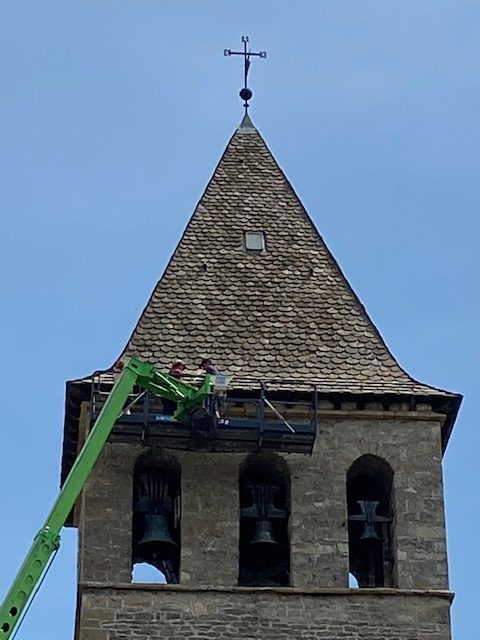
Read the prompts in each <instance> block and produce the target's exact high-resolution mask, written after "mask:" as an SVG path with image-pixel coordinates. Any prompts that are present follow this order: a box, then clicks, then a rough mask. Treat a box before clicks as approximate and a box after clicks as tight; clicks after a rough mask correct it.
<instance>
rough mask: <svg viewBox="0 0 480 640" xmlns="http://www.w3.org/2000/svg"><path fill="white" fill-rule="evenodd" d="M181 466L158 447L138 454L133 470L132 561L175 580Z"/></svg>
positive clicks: (178, 552)
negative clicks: (148, 566)
mask: <svg viewBox="0 0 480 640" xmlns="http://www.w3.org/2000/svg"><path fill="white" fill-rule="evenodd" d="M180 520H181V467H180V463H179V462H178V460H177V459H176V458H175V457H174V456H172V455H170V454H166V453H165V452H163V451H161V450H159V449H149V450H148V451H146V452H145V453H143V454H142V455H140V456H139V458H138V459H137V461H136V463H135V468H134V472H133V519H132V521H133V530H132V564H133V566H134V567H135V565H137V564H147V565H150V566H151V567H154V568H155V569H156V570H158V571H159V572H160V574H161V576H163V579H161V578H160V579H159V580H148V581H152V582H153V581H155V582H157V581H158V582H167V583H169V584H176V583H178V582H179V576H180V543H181V536H180ZM150 573H151V572H150Z"/></svg>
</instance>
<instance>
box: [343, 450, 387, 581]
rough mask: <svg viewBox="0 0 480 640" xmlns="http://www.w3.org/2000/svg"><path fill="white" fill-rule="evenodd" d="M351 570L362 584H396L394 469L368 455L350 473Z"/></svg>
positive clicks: (349, 532) (348, 477)
mask: <svg viewBox="0 0 480 640" xmlns="http://www.w3.org/2000/svg"><path fill="white" fill-rule="evenodd" d="M347 506H348V547H349V558H350V568H349V571H350V574H352V575H353V576H354V578H355V579H356V580H357V583H358V586H359V587H392V586H394V585H393V564H394V557H393V517H394V504H393V471H392V468H391V467H390V465H389V464H388V463H387V462H385V460H383V459H382V458H379V457H377V456H374V455H364V456H362V457H361V458H358V460H356V461H355V462H354V463H353V464H352V466H351V467H350V469H349V470H348V473H347Z"/></svg>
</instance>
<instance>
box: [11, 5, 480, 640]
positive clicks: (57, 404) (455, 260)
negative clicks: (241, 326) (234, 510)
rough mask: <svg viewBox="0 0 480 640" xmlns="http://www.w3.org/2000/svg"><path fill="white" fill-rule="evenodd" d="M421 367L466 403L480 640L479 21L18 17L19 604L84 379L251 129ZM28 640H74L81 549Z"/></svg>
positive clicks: (15, 541) (114, 350) (455, 556)
mask: <svg viewBox="0 0 480 640" xmlns="http://www.w3.org/2000/svg"><path fill="white" fill-rule="evenodd" d="M244 33H245V34H249V35H250V38H251V43H252V45H253V47H254V49H255V50H257V49H266V50H267V51H268V56H269V57H268V59H267V60H261V61H259V62H256V63H255V64H254V65H253V66H252V70H251V86H252V88H253V89H254V92H255V96H254V100H253V102H252V109H251V115H252V118H253V120H254V122H255V124H256V125H257V127H258V128H259V130H260V131H261V133H262V135H263V136H264V137H265V139H266V141H267V143H268V144H269V146H270V148H271V149H272V151H273V153H274V155H275V156H276V158H277V160H278V162H279V163H280V165H281V166H282V168H283V169H284V170H285V172H286V174H287V176H288V177H289V178H290V180H291V182H292V183H293V185H294V187H295V189H296V190H297V193H298V194H299V196H300V197H301V199H302V200H303V202H304V204H305V206H306V207H307V209H308V211H309V213H310V214H311V216H312V218H313V219H314V221H315V223H316V224H317V226H318V228H319V230H320V232H321V233H322V235H323V236H324V238H325V240H326V241H327V243H328V245H329V247H330V248H331V249H332V251H333V253H334V255H335V256H336V258H337V259H338V261H339V262H340V264H341V266H342V268H343V269H344V271H345V273H346V275H347V277H348V279H349V280H350V283H351V284H352V286H353V287H354V289H355V290H356V291H357V293H358V294H359V296H360V298H361V300H362V301H363V302H364V304H365V305H366V307H367V310H368V311H369V313H370V315H371V317H372V318H373V320H374V322H375V323H376V324H377V326H378V327H379V329H380V331H381V333H382V334H383V335H384V337H385V339H386V341H387V344H388V345H389V346H390V348H391V349H392V351H393V353H394V354H395V355H396V356H397V358H398V360H399V362H400V363H401V364H402V365H403V366H404V367H406V369H407V370H408V371H409V372H410V373H411V374H412V375H413V376H415V377H416V378H419V379H421V380H422V381H425V382H428V383H431V384H433V385H437V386H440V387H445V388H448V389H451V390H455V391H460V392H462V393H464V394H465V396H466V398H465V400H464V404H463V408H462V411H461V414H460V417H459V419H458V422H457V425H456V429H455V432H454V435H453V437H452V439H451V442H450V446H449V448H448V451H447V455H446V458H445V465H444V469H445V482H446V507H447V519H448V541H449V551H450V558H449V559H450V569H451V583H452V588H453V590H455V591H456V593H457V597H456V599H455V603H454V607H453V628H454V638H455V640H463V639H467V638H475V637H477V635H478V611H477V610H478V598H479V587H478V562H479V554H478V529H479V526H480V508H479V499H478V453H479V435H478V428H477V413H478V404H477V403H478V400H477V395H478V367H479V341H478V333H479V332H478V326H479V322H478V319H479V296H478V288H479V287H478V278H479V261H478V255H479V234H480V229H479V226H480V225H479V215H478V209H479V202H480V182H479V175H478V173H479V166H480V135H479V131H480V130H479V117H478V114H479V98H480V90H479V82H480V69H479V67H480V44H479V43H480V3H479V2H478V0H475V1H473V0H403V1H402V2H392V1H388V0H364V1H363V2H358V1H357V0H328V1H327V0H297V2H287V1H286V0H284V1H283V2H281V1H279V0H276V1H273V0H263V1H259V0H257V1H252V0H242V2H233V1H227V0H223V1H220V0H217V1H212V0H195V1H193V0H191V1H189V2H187V1H185V0H184V1H181V0H170V1H168V0H82V1H81V2H80V1H76V2H72V1H70V0H43V1H42V2H39V1H38V0H15V2H13V1H10V2H8V1H7V0H4V1H3V2H2V3H1V4H0V82H1V88H2V90H1V99H0V193H1V199H0V203H1V204H0V207H1V213H2V217H1V220H2V222H1V229H2V234H1V237H2V251H1V255H0V261H1V264H0V267H1V269H2V278H1V297H0V300H1V303H2V314H1V344H2V352H3V365H2V367H1V369H2V371H1V375H2V378H3V379H2V390H3V403H2V407H3V415H2V430H1V433H0V443H1V444H0V451H1V454H2V464H1V465H0V500H1V502H0V504H1V505H2V509H1V528H0V549H1V561H0V562H1V571H0V597H3V594H4V593H5V591H6V589H7V587H8V585H9V583H10V581H11V580H12V578H13V576H14V574H15V572H16V570H17V568H18V566H19V565H20V563H21V560H22V558H23V555H24V553H25V552H26V550H27V548H28V546H29V545H30V541H31V539H32V537H33V535H34V534H35V533H36V531H37V529H38V528H39V527H40V525H41V523H42V522H43V519H44V517H45V515H46V513H47V512H48V510H49V507H50V505H51V503H52V501H53V499H54V497H55V495H56V493H57V489H58V478H59V465H60V452H61V442H62V427H63V424H62V420H63V410H64V406H63V402H64V383H65V380H67V379H71V378H74V377H77V376H81V375H84V374H87V373H89V372H90V371H91V370H93V369H96V368H102V367H105V366H108V365H109V364H111V363H112V361H113V360H114V359H115V358H116V356H117V355H118V354H119V352H120V351H121V349H122V347H123V345H124V343H125V342H126V340H127V338H128V336H129V334H130V332H131V330H132V329H133V327H134V324H135V322H136V320H137V318H138V316H139V314H140V312H141V310H142V308H143V306H144V305H145V303H146V301H147V299H148V297H149V295H150V292H151V290H152V288H153V286H154V284H155V282H156V280H157V279H158V278H159V276H160V275H161V273H162V271H163V269H164V267H165V264H166V262H167V260H168V258H169V256H170V254H171V252H172V251H173V249H174V248H175V246H176V243H177V242H178V240H179V238H180V235H181V233H182V231H183V228H184V226H185V224H186V222H187V220H188V218H189V216H190V215H191V213H192V211H193V209H194V207H195V204H196V202H197V200H198V198H199V197H200V195H201V193H202V191H203V189H204V187H205V185H206V183H207V181H208V179H209V178H210V176H211V173H212V171H213V169H214V167H215V165H216V163H217V161H218V159H219V157H220V155H221V153H222V152H223V149H224V147H225V145H226V143H227V140H228V139H229V137H230V135H231V134H232V132H233V131H234V129H235V128H236V126H237V124H238V123H239V121H240V120H241V117H242V109H241V103H240V100H239V99H238V97H237V92H238V89H239V88H240V86H241V83H242V69H241V62H240V60H239V59H234V58H224V57H223V49H224V48H234V47H237V46H238V45H239V38H240V36H241V35H242V34H244ZM63 539H64V544H63V547H62V549H61V551H60V553H59V554H58V556H57V559H56V561H55V563H54V566H53V568H52V570H51V572H50V573H49V575H48V577H47V579H46V581H45V583H44V585H43V587H42V590H41V593H40V594H39V596H38V598H37V600H36V601H35V602H34V604H33V606H32V609H31V611H30V612H29V615H28V618H27V620H26V622H25V624H24V626H23V627H22V629H21V631H20V632H19V634H18V636H17V639H18V640H30V638H35V640H47V639H48V640H65V639H66V638H70V637H72V634H73V622H74V601H75V584H76V536H75V532H73V531H72V530H67V531H66V532H65V535H64V537H63Z"/></svg>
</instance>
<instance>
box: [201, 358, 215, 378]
mask: <svg viewBox="0 0 480 640" xmlns="http://www.w3.org/2000/svg"><path fill="white" fill-rule="evenodd" d="M200 369H202V370H203V371H205V373H209V374H210V375H212V376H215V375H217V373H218V369H217V367H215V366H214V365H213V364H212V361H211V360H210V358H203V360H202V361H201V363H200Z"/></svg>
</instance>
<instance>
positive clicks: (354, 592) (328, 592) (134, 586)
mask: <svg viewBox="0 0 480 640" xmlns="http://www.w3.org/2000/svg"><path fill="white" fill-rule="evenodd" d="M79 587H80V590H82V589H99V590H103V589H115V590H116V591H160V592H161V591H163V592H170V593H171V592H182V593H235V594H236V593H257V594H258V593H259V594H264V593H272V594H275V595H279V596H313V597H319V596H354V597H365V596H375V597H379V596H407V597H408V596H410V597H411V596H413V597H427V598H428V597H434V598H444V599H446V600H449V601H450V602H452V601H453V599H454V597H455V594H454V593H453V592H452V591H447V590H446V589H392V588H386V587H378V588H375V589H369V588H365V589H357V588H355V589H348V588H345V589H338V588H336V589H325V588H310V589H302V588H300V587H210V586H205V587H188V586H185V585H180V584H156V583H130V582H81V583H80V584H79Z"/></svg>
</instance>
